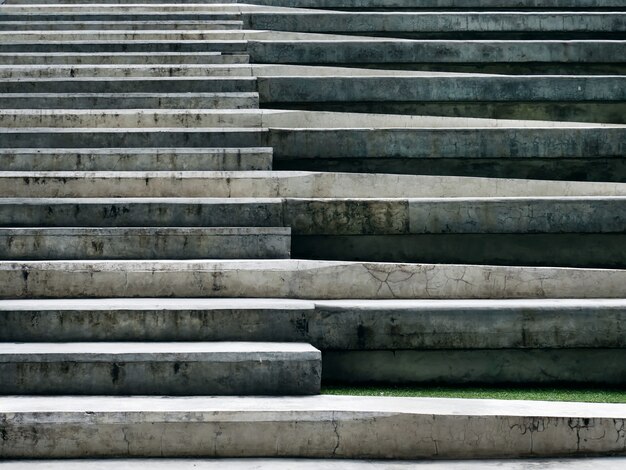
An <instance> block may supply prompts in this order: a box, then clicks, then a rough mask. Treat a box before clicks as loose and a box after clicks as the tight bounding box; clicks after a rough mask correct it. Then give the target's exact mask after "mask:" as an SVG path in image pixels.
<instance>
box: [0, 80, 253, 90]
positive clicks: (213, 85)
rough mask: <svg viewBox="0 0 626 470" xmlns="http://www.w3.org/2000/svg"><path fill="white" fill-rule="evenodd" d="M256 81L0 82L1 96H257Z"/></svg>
mask: <svg viewBox="0 0 626 470" xmlns="http://www.w3.org/2000/svg"><path fill="white" fill-rule="evenodd" d="M256 88H257V85H256V78H254V77H236V78H235V77H171V78H169V77H161V78H160V77H130V78H108V77H103V78H78V77H77V78H69V77H68V78H37V79H24V80H19V79H3V80H0V93H198V92H200V93H206V92H213V93H233V92H239V93H242V92H256V91H257V90H256Z"/></svg>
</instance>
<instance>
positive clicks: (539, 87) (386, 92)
mask: <svg viewBox="0 0 626 470" xmlns="http://www.w3.org/2000/svg"><path fill="white" fill-rule="evenodd" d="M624 46H625V48H626V43H624ZM258 86H259V93H260V95H261V102H264V103H285V102H313V103H318V102H343V101H366V102H372V101H374V102H377V101H394V102H410V101H427V102H428V101H434V102H447V101H452V102H455V103H456V102H459V101H511V102H520V101H531V102H535V101H566V102H567V101H576V102H579V101H605V102H608V101H617V102H619V101H625V100H626V77H623V76H597V75H590V76H533V75H530V76H501V75H483V76H480V75H460V76H459V75H453V76H431V77H428V76H418V77H401V76H395V77H388V76H387V77H385V76H379V77H332V76H327V77H259V78H258Z"/></svg>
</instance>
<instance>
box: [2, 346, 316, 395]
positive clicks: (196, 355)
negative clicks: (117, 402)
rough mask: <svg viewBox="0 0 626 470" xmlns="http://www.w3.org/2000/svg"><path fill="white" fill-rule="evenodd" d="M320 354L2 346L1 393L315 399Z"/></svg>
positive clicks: (292, 349) (303, 350)
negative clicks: (294, 396) (243, 396)
mask: <svg viewBox="0 0 626 470" xmlns="http://www.w3.org/2000/svg"><path fill="white" fill-rule="evenodd" d="M320 376H321V355H320V352H319V351H318V350H317V349H315V348H314V347H312V346H310V345H308V344H303V343H245V342H208V343H203V342H186V343H172V342H170V343H129V342H124V343H3V344H0V378H1V379H2V380H1V383H2V385H0V393H1V394H5V395H6V394H35V395H36V394H60V393H72V394H79V395H82V394H85V395H94V394H95V395H98V394H106V395H128V394H134V395H137V394H149V395H254V394H258V395H275V394H285V393H286V394H293V395H300V394H314V393H319V389H320Z"/></svg>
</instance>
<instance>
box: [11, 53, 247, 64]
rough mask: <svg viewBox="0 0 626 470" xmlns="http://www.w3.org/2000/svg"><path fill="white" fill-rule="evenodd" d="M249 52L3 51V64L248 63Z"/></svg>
mask: <svg viewBox="0 0 626 470" xmlns="http://www.w3.org/2000/svg"><path fill="white" fill-rule="evenodd" d="M248 61H249V56H248V55H247V54H222V53H220V52H191V53H184V52H144V53H133V52H128V53H126V52H103V53H98V52H82V53H67V52H52V53H46V54H45V55H42V54H40V53H35V52H31V53H24V52H21V53H19V52H13V53H11V52H5V53H0V64H2V65H54V64H60V65H73V64H76V65H79V64H86V65H99V64H140V65H144V64H171V65H181V64H247V63H248Z"/></svg>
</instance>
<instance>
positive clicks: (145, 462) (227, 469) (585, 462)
mask: <svg viewBox="0 0 626 470" xmlns="http://www.w3.org/2000/svg"><path fill="white" fill-rule="evenodd" d="M85 465H88V466H89V468H92V469H94V470H110V469H113V468H114V469H120V470H137V469H145V468H148V467H150V468H153V469H154V470H171V469H180V470H188V469H194V470H198V469H208V470H214V469H220V470H221V469H223V470H274V469H276V470H293V469H294V468H301V469H306V470H309V469H314V470H338V469H341V470H448V469H455V470H456V469H463V470H465V469H469V470H484V469H498V470H528V469H529V468H532V467H533V466H536V467H538V468H543V469H546V470H615V469H616V468H620V467H622V466H624V465H626V457H587V458H584V457H578V458H574V459H567V458H551V459H537V458H534V459H527V460H521V459H506V460H500V459H490V460H461V461H459V460H449V461H445V462H437V461H430V460H409V461H405V460H395V461H389V460H387V461H382V462H381V461H379V460H347V459H315V460H311V459H297V458H280V459H270V458H260V459H259V458H247V459H224V458H220V459H189V458H186V459H127V460H124V459H107V460H102V459H98V460H88V459H81V460H26V461H24V460H13V461H10V462H4V463H3V464H2V466H3V468H4V469H6V470H24V469H28V470H31V469H35V470H39V469H42V470H59V469H68V470H74V469H80V468H84V466H85Z"/></svg>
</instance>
